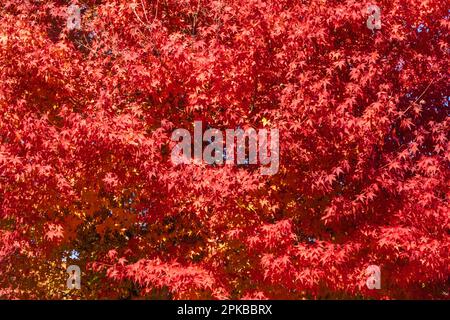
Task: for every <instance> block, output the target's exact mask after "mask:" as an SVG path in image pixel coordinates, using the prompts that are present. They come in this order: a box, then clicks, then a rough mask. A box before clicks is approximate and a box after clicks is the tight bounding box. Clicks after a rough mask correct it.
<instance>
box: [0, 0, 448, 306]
mask: <svg viewBox="0 0 450 320" xmlns="http://www.w3.org/2000/svg"><path fill="white" fill-rule="evenodd" d="M74 3H77V4H78V5H79V6H80V7H81V8H82V10H81V13H82V15H81V17H82V25H81V29H79V30H78V29H74V30H69V29H68V28H67V26H66V20H67V13H66V9H67V7H68V6H69V5H70V4H71V3H69V2H67V1H53V0H46V1H38V0H1V1H0V111H1V112H0V298H4V299H13V298H19V299H20V298H28V299H65V298H84V299H105V298H109V299H117V298H128V299H142V298H145V299H209V298H211V299H230V298H232V299H242V298H243V299H344V298H345V299H404V298H426V299H449V293H448V290H449V285H450V283H449V279H450V268H449V262H450V259H449V252H450V232H449V230H450V229H449V228H450V222H449V203H448V201H449V196H450V189H449V180H450V179H449V178H450V169H449V168H450V167H449V165H450V152H449V150H450V148H449V140H448V139H449V115H450V114H449V112H450V108H449V101H450V98H449V90H448V89H449V86H448V81H449V77H448V76H449V74H448V71H449V52H450V51H449V50H450V48H449V29H450V13H449V9H450V8H449V6H448V2H446V1H442V0H427V1H424V0H382V1H377V2H376V3H375V4H376V5H378V6H379V7H380V8H381V24H382V25H381V29H379V30H370V29H369V28H368V27H367V26H366V21H367V18H368V12H367V7H368V5H369V4H371V3H369V2H366V1H353V0H346V1H345V0H344V1H327V0H309V1H308V0H305V1H301V0H298V1H293V0H267V1H263V0H212V1H206V0H146V1H140V0H135V2H133V0H131V1H126V0H115V1H114V0H111V1H100V0H97V1H94V0H91V1H90V0H85V1H79V2H74ZM194 121H202V122H203V123H204V124H205V127H206V126H209V127H213V128H218V129H219V130H225V129H227V128H236V127H238V126H239V127H253V128H277V129H279V131H280V168H279V172H278V173H277V174H275V175H272V176H270V175H266V176H263V175H261V174H260V173H259V171H258V170H256V169H255V167H254V166H249V165H247V166H246V165H240V166H227V165H223V166H216V165H206V164H202V163H192V164H183V165H174V164H173V163H172V162H171V160H170V150H171V148H172V147H173V144H174V143H173V142H172V141H171V139H170V136H171V133H172V131H173V130H175V129H176V128H186V129H188V130H192V126H193V122H194ZM73 264H74V265H78V266H80V268H81V270H82V275H81V290H69V289H67V288H66V279H67V276H68V275H67V273H66V268H67V267H68V266H69V265H73ZM369 265H378V266H380V269H381V283H382V284H381V289H379V290H369V289H368V288H367V286H366V279H367V275H366V268H367V267H368V266H369Z"/></svg>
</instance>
